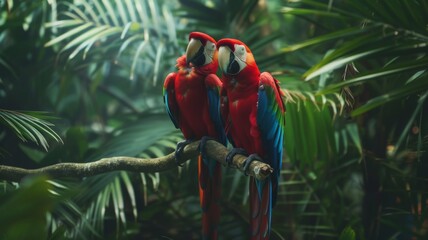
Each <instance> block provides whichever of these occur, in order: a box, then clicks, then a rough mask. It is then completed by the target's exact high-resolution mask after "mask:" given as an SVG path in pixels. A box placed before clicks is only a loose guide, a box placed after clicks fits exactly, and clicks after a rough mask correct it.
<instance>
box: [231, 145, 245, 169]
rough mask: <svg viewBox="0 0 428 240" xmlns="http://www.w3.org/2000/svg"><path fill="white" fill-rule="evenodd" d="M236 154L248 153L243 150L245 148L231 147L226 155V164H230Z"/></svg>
mask: <svg viewBox="0 0 428 240" xmlns="http://www.w3.org/2000/svg"><path fill="white" fill-rule="evenodd" d="M236 154H241V155H245V156H247V155H248V153H247V151H245V149H243V148H232V150H230V152H229V153H228V154H227V156H226V163H227V166H230V165H231V164H232V162H233V158H234V157H235V155H236Z"/></svg>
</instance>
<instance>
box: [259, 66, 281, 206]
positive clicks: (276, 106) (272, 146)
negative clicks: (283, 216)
mask: <svg viewBox="0 0 428 240" xmlns="http://www.w3.org/2000/svg"><path fill="white" fill-rule="evenodd" d="M284 113H285V105H284V103H283V102H282V99H281V92H280V89H279V85H278V83H277V81H276V80H275V79H274V78H273V77H272V76H271V75H270V74H269V73H266V72H265V73H262V74H261V75H260V87H259V92H258V105H257V125H258V127H259V129H260V133H261V138H262V141H263V143H264V144H263V146H264V148H265V149H266V154H267V158H266V160H268V161H269V162H268V163H269V164H270V165H271V166H272V167H273V168H274V172H273V174H272V175H273V176H272V177H271V181H272V183H273V184H272V185H273V189H272V195H273V196H272V203H273V205H275V202H276V195H277V188H278V181H279V174H280V171H281V167H282V153H283V141H284V140H283V137H284V125H285V121H284V119H285V115H284Z"/></svg>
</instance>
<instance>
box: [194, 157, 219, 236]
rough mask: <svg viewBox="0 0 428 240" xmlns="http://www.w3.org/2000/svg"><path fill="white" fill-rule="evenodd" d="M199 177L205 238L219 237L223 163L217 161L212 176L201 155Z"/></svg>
mask: <svg viewBox="0 0 428 240" xmlns="http://www.w3.org/2000/svg"><path fill="white" fill-rule="evenodd" d="M198 178H199V200H200V203H201V208H202V235H203V239H217V237H218V225H219V222H220V197H221V165H220V164H219V163H217V162H216V165H215V169H214V174H213V176H210V171H209V167H208V165H206V164H205V163H204V161H203V160H202V157H201V155H199V157H198Z"/></svg>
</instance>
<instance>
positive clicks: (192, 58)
mask: <svg viewBox="0 0 428 240" xmlns="http://www.w3.org/2000/svg"><path fill="white" fill-rule="evenodd" d="M190 63H192V64H194V65H196V66H202V65H204V63H205V56H204V46H203V45H202V42H201V41H200V40H198V39H195V38H191V39H190V41H189V44H188V45H187V49H186V64H187V66H189V65H190Z"/></svg>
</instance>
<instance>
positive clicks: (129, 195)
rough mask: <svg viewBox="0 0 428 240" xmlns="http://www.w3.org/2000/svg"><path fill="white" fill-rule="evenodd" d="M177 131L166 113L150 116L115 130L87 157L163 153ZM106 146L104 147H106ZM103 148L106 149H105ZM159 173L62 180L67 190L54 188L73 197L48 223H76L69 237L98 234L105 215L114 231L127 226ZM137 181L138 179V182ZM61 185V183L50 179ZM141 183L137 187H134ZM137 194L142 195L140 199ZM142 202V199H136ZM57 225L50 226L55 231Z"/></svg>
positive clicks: (176, 137)
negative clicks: (111, 137)
mask: <svg viewBox="0 0 428 240" xmlns="http://www.w3.org/2000/svg"><path fill="white" fill-rule="evenodd" d="M180 136H181V134H180V133H179V132H178V131H177V130H176V129H174V128H173V126H172V124H171V123H170V120H169V119H168V117H167V116H166V115H151V116H147V117H145V118H143V119H142V120H141V121H138V122H136V123H135V124H133V125H130V126H126V127H124V128H123V129H118V130H117V136H115V137H114V138H113V139H112V140H111V141H109V142H108V143H106V145H105V146H104V147H103V148H102V149H103V151H102V152H101V151H100V152H98V153H94V155H92V156H90V157H89V158H88V159H89V160H96V159H100V158H103V157H108V156H113V155H114V156H118V155H124V156H140V157H159V156H164V155H165V154H166V153H169V152H170V151H172V150H173V149H174V148H175V144H176V142H177V140H179V139H180ZM107 149H108V150H107ZM106 150H107V151H106ZM160 176H161V175H160V174H159V173H154V174H145V173H141V174H134V173H127V172H124V171H119V172H112V173H107V174H102V175H99V176H94V177H90V178H87V179H85V180H84V181H82V182H81V183H75V184H73V183H70V182H67V183H65V184H66V186H68V187H67V188H68V189H58V191H59V195H64V196H67V195H68V194H70V193H75V191H78V192H77V193H75V194H73V195H74V196H73V197H72V198H71V199H70V201H69V202H66V203H65V204H63V205H62V206H61V207H60V208H58V209H57V215H58V216H57V217H54V218H53V219H52V222H51V224H53V225H55V224H56V225H61V224H60V222H61V221H65V222H66V223H67V224H71V223H76V222H77V223H78V224H77V226H78V227H76V228H69V227H68V226H67V229H68V230H67V232H69V234H70V235H71V236H74V237H78V236H80V235H81V234H83V235H86V236H90V235H93V234H95V235H97V234H101V233H102V231H103V229H104V225H105V224H106V223H105V217H106V216H107V215H108V216H110V217H112V218H113V219H114V220H115V222H116V228H117V231H118V232H120V229H126V227H127V226H129V219H130V216H132V219H134V220H135V219H137V218H138V217H139V215H140V214H141V213H139V211H138V210H137V208H140V207H142V205H146V204H147V197H148V186H149V183H150V182H149V181H148V180H147V179H150V180H151V185H150V188H152V189H155V190H156V189H157V188H158V186H159V184H160V181H161V180H160ZM140 181H141V182H140ZM53 182H56V183H57V184H59V185H61V182H59V181H58V182H57V181H53ZM139 185H142V189H141V190H138V189H139V188H138V187H137V186H139ZM139 196H143V197H142V198H141V197H139ZM141 200H142V201H143V203H144V204H142V202H139V201H141ZM56 229H57V228H53V230H56Z"/></svg>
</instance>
